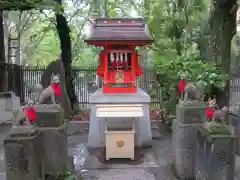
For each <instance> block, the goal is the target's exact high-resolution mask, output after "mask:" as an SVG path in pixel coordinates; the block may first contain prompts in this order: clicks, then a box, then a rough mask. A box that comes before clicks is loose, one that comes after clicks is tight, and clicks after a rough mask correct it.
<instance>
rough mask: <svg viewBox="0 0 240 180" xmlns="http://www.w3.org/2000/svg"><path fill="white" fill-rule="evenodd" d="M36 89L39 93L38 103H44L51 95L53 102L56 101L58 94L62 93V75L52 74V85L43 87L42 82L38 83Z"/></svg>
mask: <svg viewBox="0 0 240 180" xmlns="http://www.w3.org/2000/svg"><path fill="white" fill-rule="evenodd" d="M35 91H36V92H37V93H38V94H39V96H38V102H37V104H44V102H45V100H46V99H48V98H49V97H51V100H52V103H53V104H57V103H56V96H61V95H62V90H61V85H60V75H59V74H56V75H54V74H52V76H51V82H50V85H49V86H48V87H47V88H46V89H43V87H42V85H41V84H37V85H36V87H35Z"/></svg>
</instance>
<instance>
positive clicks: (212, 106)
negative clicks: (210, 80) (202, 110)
mask: <svg viewBox="0 0 240 180" xmlns="http://www.w3.org/2000/svg"><path fill="white" fill-rule="evenodd" d="M216 110H218V105H217V102H216V99H215V98H213V99H211V98H210V99H209V100H208V107H207V108H206V116H207V118H208V119H209V120H210V121H212V119H213V116H214V114H215V111H216Z"/></svg>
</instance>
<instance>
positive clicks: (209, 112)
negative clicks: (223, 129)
mask: <svg viewBox="0 0 240 180" xmlns="http://www.w3.org/2000/svg"><path fill="white" fill-rule="evenodd" d="M214 113H215V110H214V109H212V108H210V107H207V109H206V116H207V117H208V118H209V120H210V121H212V119H213V116H214Z"/></svg>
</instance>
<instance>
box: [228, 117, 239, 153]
mask: <svg viewBox="0 0 240 180" xmlns="http://www.w3.org/2000/svg"><path fill="white" fill-rule="evenodd" d="M229 124H230V125H232V126H233V131H234V134H235V135H236V137H237V138H236V153H237V154H238V155H240V114H239V115H238V114H233V113H230V116H229Z"/></svg>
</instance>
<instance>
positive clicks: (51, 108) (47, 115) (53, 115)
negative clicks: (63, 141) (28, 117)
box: [35, 104, 64, 127]
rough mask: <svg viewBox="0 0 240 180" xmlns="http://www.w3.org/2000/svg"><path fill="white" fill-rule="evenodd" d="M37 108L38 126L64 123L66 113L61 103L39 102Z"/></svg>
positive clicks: (57, 125)
mask: <svg viewBox="0 0 240 180" xmlns="http://www.w3.org/2000/svg"><path fill="white" fill-rule="evenodd" d="M35 108H36V111H37V121H36V124H37V126H38V127H59V126H61V125H63V124H64V113H63V110H62V108H61V107H60V106H59V105H55V104H39V105H36V106H35Z"/></svg>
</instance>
